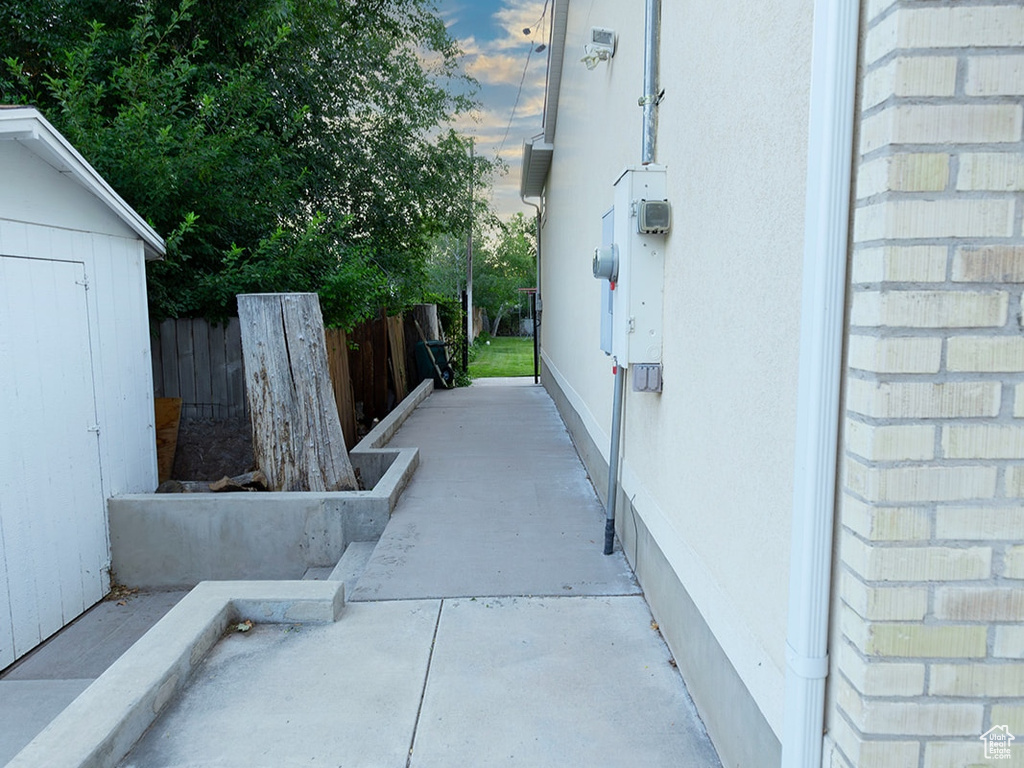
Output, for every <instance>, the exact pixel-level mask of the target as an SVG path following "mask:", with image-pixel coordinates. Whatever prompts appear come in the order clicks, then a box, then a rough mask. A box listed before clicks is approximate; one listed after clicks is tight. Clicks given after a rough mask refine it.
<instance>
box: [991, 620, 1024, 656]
mask: <svg viewBox="0 0 1024 768" xmlns="http://www.w3.org/2000/svg"><path fill="white" fill-rule="evenodd" d="M993 655H994V656H996V657H997V658H1001V659H1024V626H1021V625H1020V624H1017V625H1015V626H1011V627H996V641H995V644H994V646H993Z"/></svg>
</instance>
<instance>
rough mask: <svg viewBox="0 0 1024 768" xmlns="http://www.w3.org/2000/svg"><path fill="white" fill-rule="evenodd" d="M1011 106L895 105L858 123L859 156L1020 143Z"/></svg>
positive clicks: (1019, 120) (1017, 116) (1018, 116)
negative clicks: (897, 147)
mask: <svg viewBox="0 0 1024 768" xmlns="http://www.w3.org/2000/svg"><path fill="white" fill-rule="evenodd" d="M1022 125H1024V112H1022V110H1021V107H1019V106H1017V105H1015V104H940V105H936V104H897V105H894V106H889V107H886V108H884V109H882V110H881V111H880V112H878V113H876V114H874V115H871V116H870V117H868V118H865V119H864V120H863V121H862V122H861V140H860V152H861V154H864V155H866V154H868V153H869V152H873V151H874V150H876V149H878V148H879V147H884V146H887V145H890V144H997V143H1003V142H1017V141H1020V139H1021V128H1022Z"/></svg>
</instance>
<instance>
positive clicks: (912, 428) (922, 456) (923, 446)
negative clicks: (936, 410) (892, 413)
mask: <svg viewBox="0 0 1024 768" xmlns="http://www.w3.org/2000/svg"><path fill="white" fill-rule="evenodd" d="M845 439H846V448H847V450H849V451H851V452H852V453H855V454H857V455H858V456H860V457H862V458H864V459H868V460H869V461H900V460H911V461H925V460H928V459H933V458H935V428H934V427H930V426H921V425H908V426H875V425H873V424H865V423H864V422H862V421H853V420H847V422H846V432H845Z"/></svg>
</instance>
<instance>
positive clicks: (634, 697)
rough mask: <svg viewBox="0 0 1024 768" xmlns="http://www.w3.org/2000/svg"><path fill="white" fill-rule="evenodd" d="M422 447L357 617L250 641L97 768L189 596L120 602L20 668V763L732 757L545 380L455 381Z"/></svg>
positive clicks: (274, 628) (362, 550) (351, 560)
mask: <svg viewBox="0 0 1024 768" xmlns="http://www.w3.org/2000/svg"><path fill="white" fill-rule="evenodd" d="M406 446H416V447H418V448H419V449H420V465H419V468H418V469H417V471H416V473H415V475H414V476H413V478H412V481H411V482H410V484H409V486H408V488H407V489H406V491H405V493H404V494H403V495H402V497H401V499H400V500H399V502H398V506H397V508H396V509H395V512H394V514H393V516H392V518H391V520H390V522H389V523H388V525H387V527H386V528H385V530H384V533H383V535H382V537H381V539H380V541H379V542H378V543H377V545H376V547H374V548H373V549H372V552H371V550H370V549H369V548H368V547H365V546H363V547H359V548H356V549H352V550H351V551H350V552H347V553H346V557H344V558H343V561H344V562H343V563H342V564H341V566H339V568H338V569H335V571H334V572H333V578H335V579H337V578H343V579H344V581H345V588H344V592H345V599H346V602H345V605H344V607H343V609H342V610H341V613H340V618H339V619H338V620H337V621H333V622H331V621H327V622H326V623H320V622H314V621H303V622H294V621H293V622H288V621H283V623H266V622H259V621H257V623H256V626H255V627H254V628H253V629H252V630H250V631H249V632H246V633H244V634H242V633H228V634H227V635H225V636H224V637H223V638H222V639H220V641H219V642H217V643H216V645H214V646H213V648H212V650H210V651H209V653H207V654H206V655H205V658H203V659H202V660H201V661H198V660H197V663H195V664H194V665H193V668H192V672H191V676H190V679H189V681H188V682H187V683H185V684H184V686H183V688H182V689H181V691H180V692H179V693H178V694H177V695H176V696H174V697H172V698H171V700H170V703H169V704H168V705H167V706H166V707H165V708H163V709H162V711H161V712H160V714H159V715H158V716H156V718H155V721H154V722H153V723H152V726H151V727H150V728H149V730H148V731H147V732H146V733H145V735H144V736H143V737H142V739H140V740H139V742H138V743H137V744H136V746H135V748H134V749H133V750H132V751H131V752H130V753H129V754H128V755H127V757H124V758H123V759H122V757H121V756H120V755H118V756H117V757H116V760H115V761H114V762H110V763H103V762H102V761H101V760H99V761H94V762H92V763H87V762H85V761H83V760H82V759H80V753H78V752H76V751H75V749H74V744H73V743H71V742H73V741H74V740H75V737H74V736H68V735H67V734H72V735H73V734H77V733H80V732H84V731H87V730H88V725H89V722H88V720H89V718H90V714H89V713H90V712H91V711H93V710H96V709H100V708H101V707H100V706H98V705H97V706H87V704H88V703H90V702H91V701H92V700H95V701H97V702H98V701H100V699H98V698H96V697H98V696H99V695H100V693H101V689H103V688H104V687H106V688H107V689H110V690H117V686H116V685H115V683H116V682H117V680H116V679H115V678H117V676H118V675H125V674H126V672H125V670H127V660H128V659H129V657H130V656H131V654H126V655H125V657H122V659H121V660H120V661H119V662H116V663H115V660H116V659H117V658H118V657H119V656H120V655H121V653H122V652H123V651H124V650H125V649H126V648H127V646H128V645H130V644H131V642H132V641H134V640H135V639H136V638H138V637H140V636H141V635H142V633H143V632H145V630H146V629H148V628H149V627H150V626H152V625H153V624H154V623H156V622H157V620H158V619H159V618H160V617H161V616H162V615H164V613H166V612H167V611H168V610H169V609H170V608H171V606H172V605H174V604H175V603H176V602H177V601H178V600H179V598H180V597H181V596H182V593H180V592H179V593H160V592H157V593H150V594H147V595H140V596H136V597H133V598H130V599H129V600H127V601H126V604H125V605H118V604H117V603H116V602H108V603H102V604H100V605H99V606H97V607H96V608H94V609H93V610H92V611H91V612H90V613H88V614H86V615H85V616H84V617H82V618H81V619H80V620H79V621H77V622H75V623H74V624H72V625H71V626H70V627H69V628H68V629H66V630H65V631H64V632H62V633H60V634H59V635H58V636H56V637H55V638H53V639H52V640H50V641H49V642H48V643H46V644H45V645H44V646H42V647H41V648H39V649H37V650H36V651H34V652H33V653H32V654H30V655H29V656H28V657H26V658H25V659H23V660H22V661H20V662H19V663H17V664H15V665H14V666H13V667H12V668H10V669H8V670H6V671H5V672H4V674H3V675H0V722H3V723H4V727H3V728H2V729H0V765H2V764H4V763H5V762H6V761H8V760H13V762H12V765H14V766H32V765H40V766H42V765H46V766H47V768H50V766H56V765H68V766H70V765H83V764H90V765H101V764H110V765H118V764H120V765H123V766H139V767H141V766H185V765H188V766H236V765H237V766H286V765H300V764H301V765H331V766H334V765H344V766H346V767H348V766H375V767H380V766H389V767H390V766H394V768H401V767H402V766H422V767H423V768H426V767H427V766H468V765H472V766H484V765H526V766H564V765H587V766H620V765H621V766H625V765H647V766H693V767H694V768H697V767H700V768H704V767H706V766H707V767H713V766H719V765H720V763H719V761H718V758H717V756H716V754H715V751H714V749H713V748H712V746H711V744H710V742H709V741H708V738H707V735H706V734H705V732H704V729H703V725H702V724H701V722H700V720H699V719H698V717H697V714H696V712H695V710H694V707H693V704H692V702H691V701H690V699H689V696H688V694H687V692H686V688H685V686H684V684H683V681H682V679H681V678H680V676H679V674H678V672H677V671H676V669H675V668H674V665H673V664H672V663H671V661H672V660H671V657H670V653H669V650H668V648H667V646H666V645H665V644H664V642H663V641H662V639H661V636H660V634H659V633H658V631H657V628H656V626H655V625H653V624H652V619H651V615H650V612H649V611H648V609H647V605H646V603H645V602H644V599H643V596H642V595H641V593H640V590H639V588H638V586H637V584H636V582H635V580H634V579H633V577H632V573H631V571H630V569H629V566H628V564H627V563H626V561H625V559H624V558H623V556H622V554H621V552H618V551H616V553H615V554H613V555H612V556H610V557H606V556H604V555H603V554H602V544H603V527H604V520H603V510H602V508H601V505H600V503H599V502H598V500H597V498H596V495H595V493H594V489H593V488H592V486H591V485H590V482H589V479H588V478H587V476H586V473H585V471H584V469H583V467H582V464H581V463H580V461H579V459H578V457H577V456H576V453H575V450H574V448H573V446H572V443H571V441H570V440H569V436H568V434H567V432H566V431H565V429H564V427H563V425H562V423H561V420H560V419H559V417H558V414H557V412H556V410H555V408H554V405H553V404H552V402H551V400H550V399H549V398H548V396H547V394H546V393H545V391H544V390H543V389H542V388H541V387H539V386H536V385H534V384H533V383H532V380H531V379H522V380H520V379H516V380H481V381H478V382H477V383H475V384H474V385H473V386H472V387H470V388H466V389H459V390H454V391H439V392H435V393H433V394H432V395H431V396H430V397H429V398H427V399H426V400H425V401H424V402H423V403H422V404H420V406H419V407H418V408H417V409H416V410H415V411H414V412H413V413H412V415H411V416H410V417H409V419H408V420H407V421H406V422H405V423H404V424H403V425H402V427H401V428H400V429H399V431H398V432H397V434H395V436H394V437H393V438H392V440H391V442H390V443H389V447H406ZM342 566H343V567H342ZM329 577H332V574H331V573H329V572H326V571H325V570H324V569H320V570H318V571H316V572H310V573H308V574H307V578H329ZM287 583H288V582H276V584H280V585H287ZM248 584H250V585H253V584H255V585H259V582H248ZM269 584H271V583H269V582H268V585H269ZM325 586H327V585H325ZM283 588H286V586H285V587H283ZM257 589H258V587H257ZM190 599H191V598H190ZM188 602H189V601H185V603H188ZM183 605H184V603H183ZM176 610H177V613H174V612H172V613H171V615H170V616H168V617H167V620H166V621H164V622H161V624H160V625H159V626H158V628H157V629H156V630H154V633H153V634H151V635H150V636H149V638H148V639H149V642H150V645H152V644H153V638H154V637H157V636H159V633H160V632H173V631H174V629H175V628H174V626H171V625H172V624H174V623H180V621H179V619H178V618H176V617H182V616H183V615H184V614H183V613H182V610H183V609H182V608H181V607H179V608H178V609H176ZM278 621H279V619H275V622H278ZM143 651H145V642H143V643H140V644H139V645H138V646H136V648H134V649H133V653H134V654H135V663H136V664H139V663H143V664H145V661H146V658H147V657H145V656H142V655H140V654H142V653H143ZM108 667H109V669H108ZM105 669H108V671H107V672H106V673H105V675H104V678H101V680H100V682H99V683H97V684H96V685H94V686H93V687H92V688H90V689H89V690H87V691H86V692H85V694H83V696H82V697H81V698H80V699H79V701H78V702H76V704H77V705H78V706H77V708H76V707H72V708H69V709H68V710H67V711H65V712H64V713H63V715H60V716H57V713H59V712H60V711H61V710H62V709H63V708H64V707H65V706H66V705H67V704H68V702H70V701H71V699H73V698H74V697H75V696H77V695H78V694H79V693H80V692H82V691H83V690H85V689H86V686H88V685H89V684H90V682H91V680H92V679H94V678H96V677H97V676H99V675H101V673H103V671H104V670H105ZM90 696H92V697H93V699H90V698H89V697H90ZM55 716H57V719H56V720H54V722H52V723H51V724H50V725H49V726H48V727H45V726H46V723H47V722H49V721H50V719H51V718H54V717H55ZM72 720H76V722H72ZM82 720H84V721H86V722H80V721H82ZM95 726H96V728H98V729H100V730H102V729H103V728H105V727H106V726H105V725H104V724H103V723H102V722H100V718H98V717H97V718H96V721H95ZM44 727H45V729H44ZM40 731H42V733H40V735H39V736H38V738H35V737H36V734H37V733H39V732H40ZM89 736H90V737H92V736H95V734H89ZM33 738H35V741H34V742H33V743H32V744H30V745H29V746H28V748H27V749H25V750H24V751H23V752H22V753H21V755H20V756H18V757H17V758H15V757H14V755H15V754H16V753H17V752H18V750H20V749H21V748H22V747H23V746H25V745H26V744H28V743H29V742H30V741H32V739H33Z"/></svg>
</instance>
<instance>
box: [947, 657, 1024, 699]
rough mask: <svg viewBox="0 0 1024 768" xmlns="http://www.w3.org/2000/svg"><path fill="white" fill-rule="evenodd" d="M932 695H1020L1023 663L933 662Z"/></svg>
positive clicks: (1022, 685) (1021, 691) (1023, 689)
mask: <svg viewBox="0 0 1024 768" xmlns="http://www.w3.org/2000/svg"><path fill="white" fill-rule="evenodd" d="M928 693H929V694H931V695H932V696H973V697H977V696H984V697H988V698H992V697H997V696H999V697H1002V696H1020V695H1021V693H1024V664H932V673H931V682H930V683H929V684H928Z"/></svg>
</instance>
